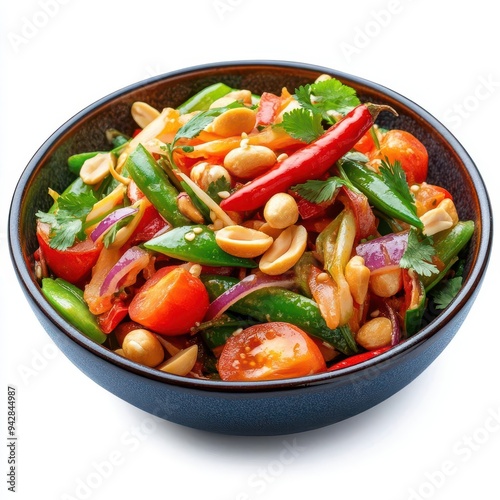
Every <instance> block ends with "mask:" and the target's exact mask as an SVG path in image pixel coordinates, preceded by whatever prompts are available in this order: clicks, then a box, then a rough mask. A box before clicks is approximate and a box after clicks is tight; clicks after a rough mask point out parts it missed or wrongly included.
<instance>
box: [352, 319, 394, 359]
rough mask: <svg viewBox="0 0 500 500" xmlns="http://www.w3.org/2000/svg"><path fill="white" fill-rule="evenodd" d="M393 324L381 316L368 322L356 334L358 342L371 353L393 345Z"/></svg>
mask: <svg viewBox="0 0 500 500" xmlns="http://www.w3.org/2000/svg"><path fill="white" fill-rule="evenodd" d="M391 337H392V323H391V320H390V319H389V318H385V317H383V316H379V317H378V318H373V319H371V320H370V321H367V322H366V323H365V324H364V325H363V326H362V327H361V328H360V329H359V330H358V333H357V334H356V342H357V343H358V344H359V345H360V346H362V347H364V348H365V349H367V350H369V351H371V350H373V349H379V348H381V347H385V346H388V345H391Z"/></svg>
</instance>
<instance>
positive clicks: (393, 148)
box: [369, 129, 429, 186]
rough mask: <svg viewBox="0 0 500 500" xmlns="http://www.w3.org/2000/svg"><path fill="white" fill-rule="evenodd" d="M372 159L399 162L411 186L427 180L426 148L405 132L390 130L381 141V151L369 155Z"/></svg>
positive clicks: (427, 160)
mask: <svg viewBox="0 0 500 500" xmlns="http://www.w3.org/2000/svg"><path fill="white" fill-rule="evenodd" d="M369 157H370V159H371V160H373V159H379V160H385V159H386V158H387V159H388V160H389V162H390V163H394V162H395V161H396V160H398V161H399V162H400V164H401V167H402V169H403V170H404V171H405V173H406V180H407V181H408V184H409V185H410V186H411V185H412V184H415V183H417V184H419V183H421V182H424V181H425V179H426V178H427V170H428V164H429V156H428V154H427V149H426V147H425V146H424V145H423V144H422V143H421V142H420V141H419V140H418V139H417V138H416V137H415V136H414V135H413V134H410V133H409V132H406V131H405V130H397V129H393V130H389V131H388V132H386V133H385V134H384V135H383V136H382V138H381V139H380V149H379V150H378V151H377V150H375V151H374V152H372V154H370V155H369Z"/></svg>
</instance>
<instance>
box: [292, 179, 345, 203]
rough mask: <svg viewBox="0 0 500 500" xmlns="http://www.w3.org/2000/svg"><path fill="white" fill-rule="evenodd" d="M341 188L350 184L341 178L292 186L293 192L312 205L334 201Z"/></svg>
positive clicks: (312, 180)
mask: <svg viewBox="0 0 500 500" xmlns="http://www.w3.org/2000/svg"><path fill="white" fill-rule="evenodd" d="M341 186H348V183H347V182H346V181H344V180H343V179H341V178H340V177H329V178H328V179H326V180H325V181H319V180H314V179H311V180H308V181H306V182H304V183H303V184H296V185H295V186H292V190H293V191H295V192H296V193H297V194H298V195H299V196H301V197H302V198H304V199H306V200H307V201H310V202H311V203H323V202H325V201H330V200H332V199H333V198H334V197H335V195H336V194H337V191H338V190H339V189H340V187H341Z"/></svg>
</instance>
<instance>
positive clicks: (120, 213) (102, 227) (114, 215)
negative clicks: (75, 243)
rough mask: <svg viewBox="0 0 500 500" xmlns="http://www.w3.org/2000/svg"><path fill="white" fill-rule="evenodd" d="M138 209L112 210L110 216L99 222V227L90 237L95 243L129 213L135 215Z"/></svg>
mask: <svg viewBox="0 0 500 500" xmlns="http://www.w3.org/2000/svg"><path fill="white" fill-rule="evenodd" d="M137 211H138V209H137V208H134V207H123V208H118V209H116V210H114V211H113V212H111V213H110V214H109V215H108V216H106V217H104V219H103V220H102V221H101V222H99V224H98V225H97V227H96V228H95V229H94V230H93V231H92V233H90V239H91V240H92V241H93V242H94V243H95V242H96V241H97V240H98V239H99V238H100V237H101V236H102V235H103V234H104V233H105V232H106V231H108V230H109V229H111V228H112V227H113V226H114V225H115V224H116V223H117V222H119V221H121V220H123V219H125V217H128V216H129V215H133V214H135V213H136V212H137Z"/></svg>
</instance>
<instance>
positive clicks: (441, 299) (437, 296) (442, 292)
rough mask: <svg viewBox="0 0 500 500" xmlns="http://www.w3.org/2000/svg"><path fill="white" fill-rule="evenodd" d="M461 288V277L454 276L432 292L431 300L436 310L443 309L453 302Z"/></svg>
mask: <svg viewBox="0 0 500 500" xmlns="http://www.w3.org/2000/svg"><path fill="white" fill-rule="evenodd" d="M461 287H462V276H455V277H454V278H450V279H449V280H446V281H445V282H444V283H443V284H442V286H440V287H439V288H437V289H435V290H433V292H434V293H433V294H432V295H433V299H434V305H435V307H436V309H444V308H445V307H447V306H448V305H449V304H450V302H451V301H452V300H453V298H454V297H455V295H456V294H457V293H458V292H459V290H460V288H461Z"/></svg>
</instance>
